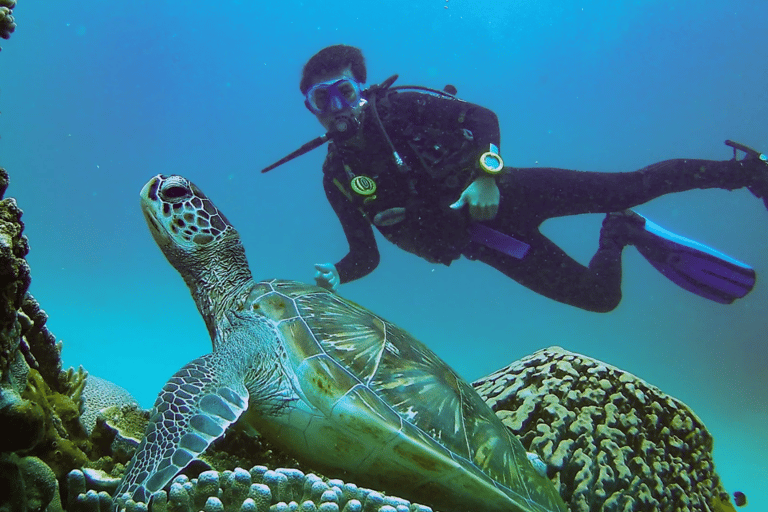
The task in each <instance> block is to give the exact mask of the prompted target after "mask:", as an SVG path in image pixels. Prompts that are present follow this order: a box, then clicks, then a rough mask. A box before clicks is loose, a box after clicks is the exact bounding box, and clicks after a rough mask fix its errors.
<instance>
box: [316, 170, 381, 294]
mask: <svg viewBox="0 0 768 512" xmlns="http://www.w3.org/2000/svg"><path fill="white" fill-rule="evenodd" d="M326 165H340V164H338V163H336V164H333V163H331V164H329V163H328V162H326ZM326 165H324V166H323V167H324V171H327V170H328V169H325V167H326ZM333 174H335V173H333V172H324V173H323V188H324V189H325V196H326V197H327V198H328V202H329V203H330V205H331V207H332V208H333V211H334V212H336V216H337V217H338V218H339V221H340V222H341V227H342V229H343V230H344V235H345V236H346V237H347V243H348V244H349V252H348V253H347V255H346V256H344V257H343V258H342V259H341V261H339V262H338V263H336V271H337V272H338V273H339V281H340V282H341V283H348V282H349V281H354V280H355V279H360V278H361V277H365V276H367V275H368V274H370V273H371V272H373V270H374V269H375V268H376V267H377V266H378V265H379V248H378V247H377V245H376V238H375V237H374V235H373V227H372V226H371V224H370V222H368V219H366V218H365V217H364V216H363V214H362V212H360V210H358V209H357V208H356V207H355V205H354V204H352V202H350V201H349V199H347V197H346V196H345V195H344V193H343V192H342V191H341V190H340V189H339V187H338V186H337V185H336V184H335V183H334V178H333Z"/></svg>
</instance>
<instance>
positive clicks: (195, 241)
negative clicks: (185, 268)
mask: <svg viewBox="0 0 768 512" xmlns="http://www.w3.org/2000/svg"><path fill="white" fill-rule="evenodd" d="M141 209H142V211H143V212H144V217H145V218H146V219H147V224H148V225H149V230H150V232H151V233H152V236H153V237H154V239H155V241H156V242H157V244H158V245H159V246H160V248H161V249H162V250H163V252H164V253H166V256H168V250H172V251H180V252H183V253H190V254H191V253H194V252H196V251H198V250H200V249H202V248H205V247H209V246H214V245H216V244H219V243H221V242H222V240H224V239H225V238H232V237H233V236H234V237H238V234H237V231H235V228H234V227H232V224H230V223H229V221H228V220H227V218H226V217H225V216H224V214H223V213H221V212H220V211H219V209H218V208H216V205H214V204H213V202H212V201H211V200H210V199H208V197H207V196H206V195H205V194H203V192H202V191H201V190H200V189H199V188H197V186H195V184H194V183H192V182H191V181H189V180H188V179H186V178H184V177H183V176H176V175H174V176H165V175H163V174H158V175H157V176H155V177H154V178H152V179H151V180H149V181H148V182H147V184H146V185H144V188H142V189H141ZM169 259H170V258H169ZM171 263H174V262H171ZM174 266H175V264H174Z"/></svg>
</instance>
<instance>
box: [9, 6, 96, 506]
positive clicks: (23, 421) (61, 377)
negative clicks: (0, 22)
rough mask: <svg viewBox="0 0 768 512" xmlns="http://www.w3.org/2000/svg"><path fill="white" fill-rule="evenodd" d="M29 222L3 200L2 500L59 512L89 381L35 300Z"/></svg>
mask: <svg viewBox="0 0 768 512" xmlns="http://www.w3.org/2000/svg"><path fill="white" fill-rule="evenodd" d="M0 1H2V0H0ZM6 3H7V2H6ZM3 5H5V4H3ZM7 187H8V173H7V172H6V171H5V170H4V169H2V168H0V197H2V196H3V195H4V194H5V191H6V189H7ZM21 216H22V211H21V210H20V209H19V207H18V206H17V204H16V201H15V200H14V199H12V198H7V199H2V200H0V424H1V425H2V426H3V429H4V431H5V432H9V431H10V432H14V435H4V436H2V437H0V467H2V468H3V469H4V471H0V473H2V479H1V480H0V496H8V497H9V498H8V500H7V502H3V501H0V510H4V509H5V508H8V509H10V510H27V509H29V510H37V509H40V508H41V507H42V508H45V507H49V510H53V509H55V507H56V505H55V504H56V503H58V499H57V497H58V493H57V492H55V491H53V492H52V491H51V489H55V487H56V478H57V477H58V478H63V477H65V476H66V474H67V473H68V472H69V471H70V470H71V469H72V468H73V467H79V466H81V465H82V464H84V463H85V462H87V460H88V458H87V456H86V452H87V451H88V450H89V442H88V439H87V436H86V434H85V432H84V431H83V429H82V427H81V426H80V421H79V417H80V407H81V403H80V402H81V393H82V390H83V386H84V384H85V377H86V374H85V372H83V371H82V369H80V371H77V372H75V371H74V370H72V369H70V370H68V371H66V372H63V371H61V358H60V354H61V343H56V339H55V337H54V336H53V335H52V334H51V333H50V332H49V331H48V329H47V328H46V327H45V322H46V320H47V316H46V314H45V312H44V311H42V310H41V309H40V306H39V305H38V304H37V302H36V301H35V299H34V298H33V297H32V296H31V295H30V294H29V293H28V289H29V285H30V271H29V266H28V265H27V263H26V261H25V260H24V258H25V256H26V255H27V253H28V252H29V244H28V242H27V239H26V237H24V235H23V234H22V233H23V231H24V223H23V222H22V221H21ZM3 489H5V490H7V491H8V492H7V493H6V492H3ZM51 507H53V508H51ZM59 508H61V507H60V505H59Z"/></svg>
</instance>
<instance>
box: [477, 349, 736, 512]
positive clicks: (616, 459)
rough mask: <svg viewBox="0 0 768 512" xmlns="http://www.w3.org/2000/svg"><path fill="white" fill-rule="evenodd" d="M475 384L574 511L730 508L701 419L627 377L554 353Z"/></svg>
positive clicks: (579, 358) (541, 354)
mask: <svg viewBox="0 0 768 512" xmlns="http://www.w3.org/2000/svg"><path fill="white" fill-rule="evenodd" d="M474 386H475V389H477V391H478V392H479V393H480V396H482V397H483V399H485V400H486V402H488V404H489V405H490V406H491V407H492V408H493V409H494V411H495V412H496V414H497V415H498V416H499V417H500V418H501V419H502V421H503V422H504V424H505V425H507V427H509V428H510V429H511V430H512V431H513V432H514V433H515V435H517V436H518V437H519V438H520V439H521V440H522V442H523V445H524V446H525V447H526V448H527V449H528V450H529V451H532V452H536V453H538V454H539V455H540V456H541V457H542V459H543V460H544V461H545V462H546V463H547V464H548V466H549V476H550V478H551V479H552V480H553V481H554V483H555V485H557V486H559V489H560V494H561V495H562V497H563V499H564V500H565V502H566V504H568V505H569V508H570V510H571V511H572V512H587V511H598V510H599V511H606V512H607V511H635V512H639V511H657V510H675V511H681V512H683V511H707V510H717V509H726V508H724V506H723V505H721V503H725V504H727V503H728V501H729V497H728V495H727V493H725V491H724V489H723V488H722V485H721V484H720V479H719V477H718V476H717V474H716V473H715V468H714V463H713V461H712V436H711V435H710V434H709V432H708V431H707V429H706V428H705V427H704V425H703V423H702V422H701V420H700V419H699V418H698V417H697V416H696V415H695V414H694V413H693V412H692V411H691V410H690V409H689V408H688V407H687V406H686V405H685V404H684V403H682V402H680V401H679V400H677V399H675V398H672V397H671V396H669V395H666V394H664V393H662V392H661V391H660V390H659V389H658V388H656V387H654V386H652V385H650V384H648V383H646V382H645V381H643V380H641V379H639V378H637V377H635V376H634V375H632V374H630V373H627V372H624V371H622V370H620V369H618V368H615V367H613V366H610V365H608V364H605V363H602V362H600V361H597V360H595V359H591V358H589V357H586V356H583V355H579V354H574V353H572V352H568V351H566V350H563V349H561V348H559V347H550V348H548V349H544V350H540V351H538V352H536V353H535V354H533V355H531V356H528V357H526V358H524V359H522V360H520V361H517V362H515V363H512V364H511V365H509V366H507V367H506V368H503V369H501V370H499V371H497V372H495V373H493V374H491V375H489V376H488V377H485V378H483V379H481V380H479V381H477V382H475V383H474ZM721 507H723V508H721Z"/></svg>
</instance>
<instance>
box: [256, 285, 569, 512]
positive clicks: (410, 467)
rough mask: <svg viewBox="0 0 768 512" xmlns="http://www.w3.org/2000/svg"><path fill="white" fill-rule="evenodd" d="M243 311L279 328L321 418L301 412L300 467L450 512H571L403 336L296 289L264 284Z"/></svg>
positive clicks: (424, 351) (449, 373)
mask: <svg viewBox="0 0 768 512" xmlns="http://www.w3.org/2000/svg"><path fill="white" fill-rule="evenodd" d="M244 306H245V307H247V308H249V309H252V310H253V311H254V312H255V313H257V314H260V315H264V316H266V317H268V318H270V319H271V320H272V321H273V322H274V324H275V326H276V329H277V330H278V331H279V333H280V335H281V336H280V337H281V338H282V343H281V345H283V348H282V350H284V351H285V354H283V356H282V357H283V360H284V364H285V366H286V367H287V369H288V371H289V373H291V374H292V375H293V377H292V379H294V381H295V383H296V386H297V387H300V388H301V389H300V391H299V394H300V395H302V396H304V397H305V398H304V399H305V401H306V402H308V403H311V404H312V405H313V406H315V407H317V409H319V410H321V411H322V412H323V415H324V416H325V419H324V420H321V419H317V416H314V417H313V416H311V415H309V416H306V415H305V419H304V420H302V421H303V424H304V425H306V426H305V427H301V428H302V429H303V430H302V431H301V433H300V436H301V437H303V438H312V439H307V444H306V445H305V446H304V447H303V448H302V450H307V451H309V452H310V453H299V454H297V458H299V459H301V458H304V459H308V460H310V461H311V462H312V463H314V464H316V465H318V466H321V467H333V468H338V467H344V468H345V469H346V471H347V472H348V473H351V474H353V475H354V476H355V479H356V481H358V482H360V483H363V484H365V485H370V486H376V487H381V488H384V489H386V490H388V491H390V492H393V493H399V494H400V495H402V496H404V497H408V498H410V499H412V500H414V501H419V502H422V503H426V504H429V505H431V506H433V507H436V508H437V509H440V510H445V511H449V510H456V511H458V510H485V511H492V510H505V511H508V510H520V511H526V512H528V511H564V510H566V508H565V505H564V503H563V501H562V499H561V498H560V496H559V494H558V493H557V491H556V490H555V488H554V486H553V485H552V483H551V482H550V481H549V480H548V479H547V478H545V477H543V476H541V475H540V474H539V473H538V472H537V471H536V470H535V469H534V468H533V466H532V465H531V463H530V462H529V460H528V457H527V454H526V451H525V449H524V448H523V446H522V444H521V443H520V441H519V440H518V439H517V438H516V437H515V436H514V435H512V434H511V433H510V432H509V430H508V429H507V428H506V427H505V426H504V425H503V424H502V423H501V421H500V420H499V419H498V418H497V417H496V415H495V414H494V413H493V411H492V410H491V409H490V407H488V405H487V404H486V403H485V402H483V400H482V398H480V396H479V395H478V394H477V393H476V392H475V391H474V389H473V388H472V387H471V386H470V385H469V384H468V383H467V382H465V381H464V380H463V379H461V378H460V377H459V376H458V375H457V374H456V372H454V371H453V370H452V369H451V368H450V367H449V366H448V365H447V364H446V363H445V362H443V361H442V360H441V359H440V358H439V357H437V355H435V353H434V352H432V351H431V350H430V349H429V348H428V347H427V346H426V345H424V344H423V343H421V342H419V341H418V340H416V339H415V338H413V337H412V336H411V335H410V334H408V333H407V332H406V331H404V330H403V329H401V328H399V327H397V326H396V325H394V324H392V323H390V322H387V321H386V320H384V319H382V318H381V317H379V316H377V315H375V314H373V313H371V312H370V311H369V310H367V309H365V308H363V307H361V306H359V305H357V304H355V303H354V302H352V301H349V300H346V299H344V298H342V297H339V296H338V295H336V294H335V293H331V292H328V291H327V290H324V289H322V288H317V287H314V286H308V285H306V284H304V283H299V282H292V281H282V280H273V281H264V282H260V283H257V284H256V285H255V287H254V288H253V290H252V292H251V293H250V296H249V297H248V300H247V301H246V304H245V305H244ZM289 412H290V411H289ZM291 414H296V415H297V416H299V415H300V414H298V413H297V412H296V411H293V412H291ZM297 421H298V420H297V419H296V418H293V419H292V420H291V422H292V424H296V423H297ZM323 421H325V422H326V423H325V424H324V426H323ZM313 422H314V423H313ZM285 423H286V424H287V423H288V422H287V421H286V422H285ZM312 425H315V427H314V428H313V427H312ZM260 428H265V427H264V426H261V427H260ZM281 435H282V436H284V438H285V441H286V443H287V444H292V445H294V448H295V444H296V443H295V442H294V441H291V440H289V439H288V438H289V434H287V433H286V432H284V431H280V429H276V430H275V431H274V432H272V436H273V437H275V436H276V437H278V438H280V437H281ZM278 444H279V443H278Z"/></svg>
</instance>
